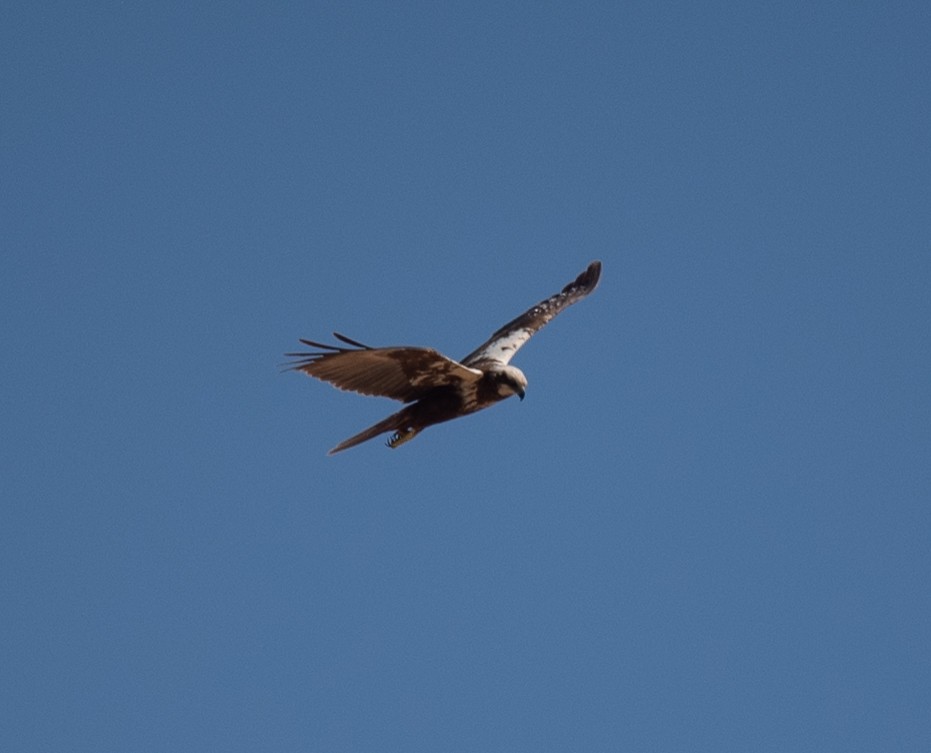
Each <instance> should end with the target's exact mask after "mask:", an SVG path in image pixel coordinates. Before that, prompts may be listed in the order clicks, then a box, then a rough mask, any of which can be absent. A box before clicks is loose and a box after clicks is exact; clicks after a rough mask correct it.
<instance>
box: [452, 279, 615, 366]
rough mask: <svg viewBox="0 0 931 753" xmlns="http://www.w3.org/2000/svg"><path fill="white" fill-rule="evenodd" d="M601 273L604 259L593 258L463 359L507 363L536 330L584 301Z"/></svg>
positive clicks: (470, 362) (472, 362) (468, 363)
mask: <svg viewBox="0 0 931 753" xmlns="http://www.w3.org/2000/svg"><path fill="white" fill-rule="evenodd" d="M600 277H601V262H599V261H593V262H592V263H591V264H589V265H588V267H587V268H586V269H585V271H584V272H582V274H580V275H579V276H578V277H576V278H575V279H574V280H573V281H572V282H570V283H569V284H568V285H566V287H564V288H563V289H562V290H560V291H559V292H558V293H557V294H556V295H552V296H550V297H549V298H547V299H546V300H545V301H540V302H539V303H538V304H537V305H536V306H533V307H532V308H530V309H528V310H527V311H525V312H524V313H523V314H521V315H520V316H519V317H517V318H516V319H514V320H512V321H510V322H508V323H507V324H505V325H504V326H503V327H501V328H500V329H499V330H498V331H497V332H495V333H494V334H493V335H492V336H491V337H490V338H489V339H488V340H487V342H485V343H483V344H482V345H480V346H479V347H478V348H476V349H475V350H474V351H472V352H471V353H469V355H467V356H466V357H465V358H463V359H462V361H461V363H463V364H464V365H466V366H475V365H478V364H480V363H481V362H483V361H497V362H498V363H501V364H507V363H508V362H509V361H510V360H511V359H512V358H513V357H514V354H515V353H516V352H517V351H518V349H520V347H521V346H522V345H523V344H524V343H525V342H527V341H528V340H529V339H530V338H531V337H533V335H534V333H536V332H539V331H540V329H542V328H543V327H544V326H545V325H546V323H547V322H549V321H550V320H552V319H553V318H554V317H555V316H556V315H557V314H558V313H559V312H560V311H562V310H563V309H564V308H566V307H568V306H571V305H572V304H573V303H576V302H578V301H581V300H582V299H583V298H585V296H587V295H588V294H589V293H591V292H592V291H593V290H594V289H595V286H597V285H598V279H599V278H600Z"/></svg>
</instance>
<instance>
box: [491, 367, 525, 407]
mask: <svg viewBox="0 0 931 753" xmlns="http://www.w3.org/2000/svg"><path fill="white" fill-rule="evenodd" d="M495 383H496V385H497V387H498V394H499V395H501V397H502V398H504V397H510V396H511V395H517V396H518V397H519V398H520V399H521V400H523V399H524V393H525V392H526V390H527V377H525V376H524V372H523V371H521V370H520V369H518V368H517V367H516V366H510V365H507V364H505V365H504V366H501V367H500V368H498V369H496V370H495Z"/></svg>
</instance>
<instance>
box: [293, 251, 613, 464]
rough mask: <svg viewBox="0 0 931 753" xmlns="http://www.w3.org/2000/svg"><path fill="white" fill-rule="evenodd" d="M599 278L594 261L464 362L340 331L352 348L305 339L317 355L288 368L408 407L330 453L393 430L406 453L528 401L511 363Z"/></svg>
mask: <svg viewBox="0 0 931 753" xmlns="http://www.w3.org/2000/svg"><path fill="white" fill-rule="evenodd" d="M600 277H601V262H600V261H593V262H592V263H591V264H589V265H588V267H587V268H586V270H585V271H584V272H582V274H580V275H579V276H578V277H577V278H575V280H573V281H572V282H570V283H569V284H568V285H566V287H564V288H563V289H562V290H561V291H560V292H558V293H556V295H553V296H550V297H549V298H547V299H546V300H544V301H540V303H538V304H537V305H536V306H534V307H533V308H530V309H528V310H527V311H525V312H524V313H523V314H521V315H520V316H518V317H517V318H516V319H514V320H512V321H510V322H508V323H507V324H505V325H504V326H503V327H501V328H500V329H499V330H498V331H497V332H495V333H494V334H493V335H492V336H491V337H490V338H489V339H488V340H487V341H486V342H485V343H483V344H482V345H480V346H479V347H478V348H476V349H475V350H473V351H472V352H471V353H469V355H467V356H466V357H465V358H463V359H462V360H460V361H454V360H453V359H451V358H447V357H446V356H444V355H443V354H442V353H440V352H438V351H436V350H434V349H433V348H416V347H408V346H397V347H388V348H372V347H369V346H368V345H363V344H362V343H360V342H356V341H355V340H350V339H349V338H348V337H346V336H345V335H341V334H339V333H338V332H334V333H333V336H334V337H335V338H336V339H337V340H339V341H340V342H341V343H342V344H343V346H346V345H348V346H349V347H343V346H340V345H324V344H323V343H318V342H314V341H313V340H304V339H301V340H300V342H302V343H303V344H304V345H307V346H309V347H311V348H315V349H316V350H314V351H311V352H303V353H286V354H285V355H286V356H287V357H289V358H297V359H298V360H297V361H293V362H291V363H290V364H288V365H287V366H288V368H287V370H288V371H303V372H304V373H305V374H308V375H309V376H312V377H315V378H317V379H320V380H322V381H324V382H329V383H330V384H332V385H333V386H334V387H337V388H339V389H341V390H349V391H351V392H358V393H360V394H363V395H378V396H382V397H390V398H391V399H393V400H400V401H401V402H402V403H407V405H406V406H405V407H404V408H402V409H401V410H399V411H398V412H397V413H393V414H392V415H390V416H388V417H387V418H385V419H384V420H382V421H379V422H378V423H377V424H375V425H374V426H370V427H369V428H367V429H365V431H362V432H359V433H358V434H356V435H355V436H352V437H349V439H346V440H344V441H342V442H340V443H339V444H338V445H336V447H334V448H333V449H332V450H330V451H329V453H328V454H329V455H333V454H335V453H337V452H341V451H342V450H346V449H349V448H350V447H355V446H356V445H357V444H361V443H362V442H365V441H366V440H368V439H372V438H373V437H376V436H378V435H379V434H384V433H386V432H392V433H391V435H390V437H389V438H388V442H387V444H388V447H392V448H394V447H399V446H400V445H402V444H404V443H405V442H409V441H410V440H411V439H413V438H414V437H415V436H417V435H418V434H419V433H420V432H422V431H423V430H424V429H426V428H427V427H428V426H433V425H434V424H439V423H442V422H444V421H450V420H452V419H454V418H459V417H460V416H467V415H469V414H470V413H475V412H476V411H480V410H482V409H483V408H488V407H489V406H491V405H494V404H495V403H497V402H500V401H501V400H504V399H506V398H508V397H511V396H512V395H517V396H518V397H519V398H520V399H521V400H523V399H524V391H525V390H526V389H527V377H525V376H524V374H523V372H522V371H521V370H520V369H518V368H517V367H515V366H511V365H510V360H511V358H513V356H514V354H515V353H516V352H517V351H518V349H519V348H520V347H521V346H522V345H523V344H524V343H526V342H527V341H528V340H529V339H530V338H531V337H532V336H533V334H534V333H535V332H537V331H539V330H540V329H541V328H542V327H543V326H544V325H545V324H546V323H547V322H549V321H550V320H551V319H553V317H555V316H556V315H557V314H558V313H559V312H560V311H562V310H563V309H565V308H567V307H568V306H571V305H572V304H573V303H576V302H577V301H581V300H582V299H583V298H585V297H586V296H587V295H588V294H589V293H591V292H592V291H593V290H594V289H595V286H596V285H597V284H598V279H599V278H600Z"/></svg>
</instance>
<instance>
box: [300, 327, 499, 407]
mask: <svg viewBox="0 0 931 753" xmlns="http://www.w3.org/2000/svg"><path fill="white" fill-rule="evenodd" d="M333 334H334V335H335V336H336V337H337V338H338V339H339V340H342V341H343V342H344V343H347V344H349V345H353V346H356V347H354V348H343V347H339V346H335V345H324V344H322V343H317V342H314V341H313V340H301V342H302V343H304V344H305V345H308V346H310V347H312V348H318V349H319V350H317V351H311V352H304V353H287V354H286V355H287V356H288V357H289V358H297V359H299V360H297V361H296V362H294V363H292V364H290V365H289V367H288V368H289V369H291V370H294V371H303V372H304V373H305V374H308V375H309V376H312V377H316V378H317V379H321V380H323V381H324V382H329V383H330V384H332V385H333V386H334V387H338V388H339V389H341V390H350V391H352V392H359V393H361V394H363V395H379V396H382V397H390V398H392V399H393V400H400V401H401V402H404V403H409V402H411V401H413V400H417V399H419V398H420V397H423V396H424V395H425V394H426V393H427V392H429V391H430V390H432V389H434V388H436V387H444V386H454V385H456V384H462V383H463V382H474V381H476V380H477V379H479V378H480V377H481V376H482V372H481V371H478V370H477V369H470V368H468V367H467V366H463V365H462V364H461V363H457V362H456V361H453V360H452V359H451V358H447V357H446V356H444V355H443V354H442V353H439V352H438V351H435V350H433V349H432V348H410V347H403V346H402V347H393V348H370V347H368V346H365V345H362V344H361V343H357V342H356V341H355V340H350V339H349V338H348V337H345V336H343V335H340V334H338V333H336V332H334V333H333Z"/></svg>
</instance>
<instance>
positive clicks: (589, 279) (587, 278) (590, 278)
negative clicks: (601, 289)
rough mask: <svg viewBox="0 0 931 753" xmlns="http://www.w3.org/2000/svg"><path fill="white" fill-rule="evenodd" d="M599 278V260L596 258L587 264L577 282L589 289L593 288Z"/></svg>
mask: <svg viewBox="0 0 931 753" xmlns="http://www.w3.org/2000/svg"><path fill="white" fill-rule="evenodd" d="M600 279H601V262H600V261H599V260H598V259H596V260H595V261H593V262H592V263H591V264H589V265H588V267H586V269H585V271H584V272H582V274H581V275H580V276H579V282H580V283H581V284H582V285H584V286H585V287H586V288H588V289H589V290H594V289H595V286H596V285H597V284H598V281H599V280H600Z"/></svg>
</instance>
